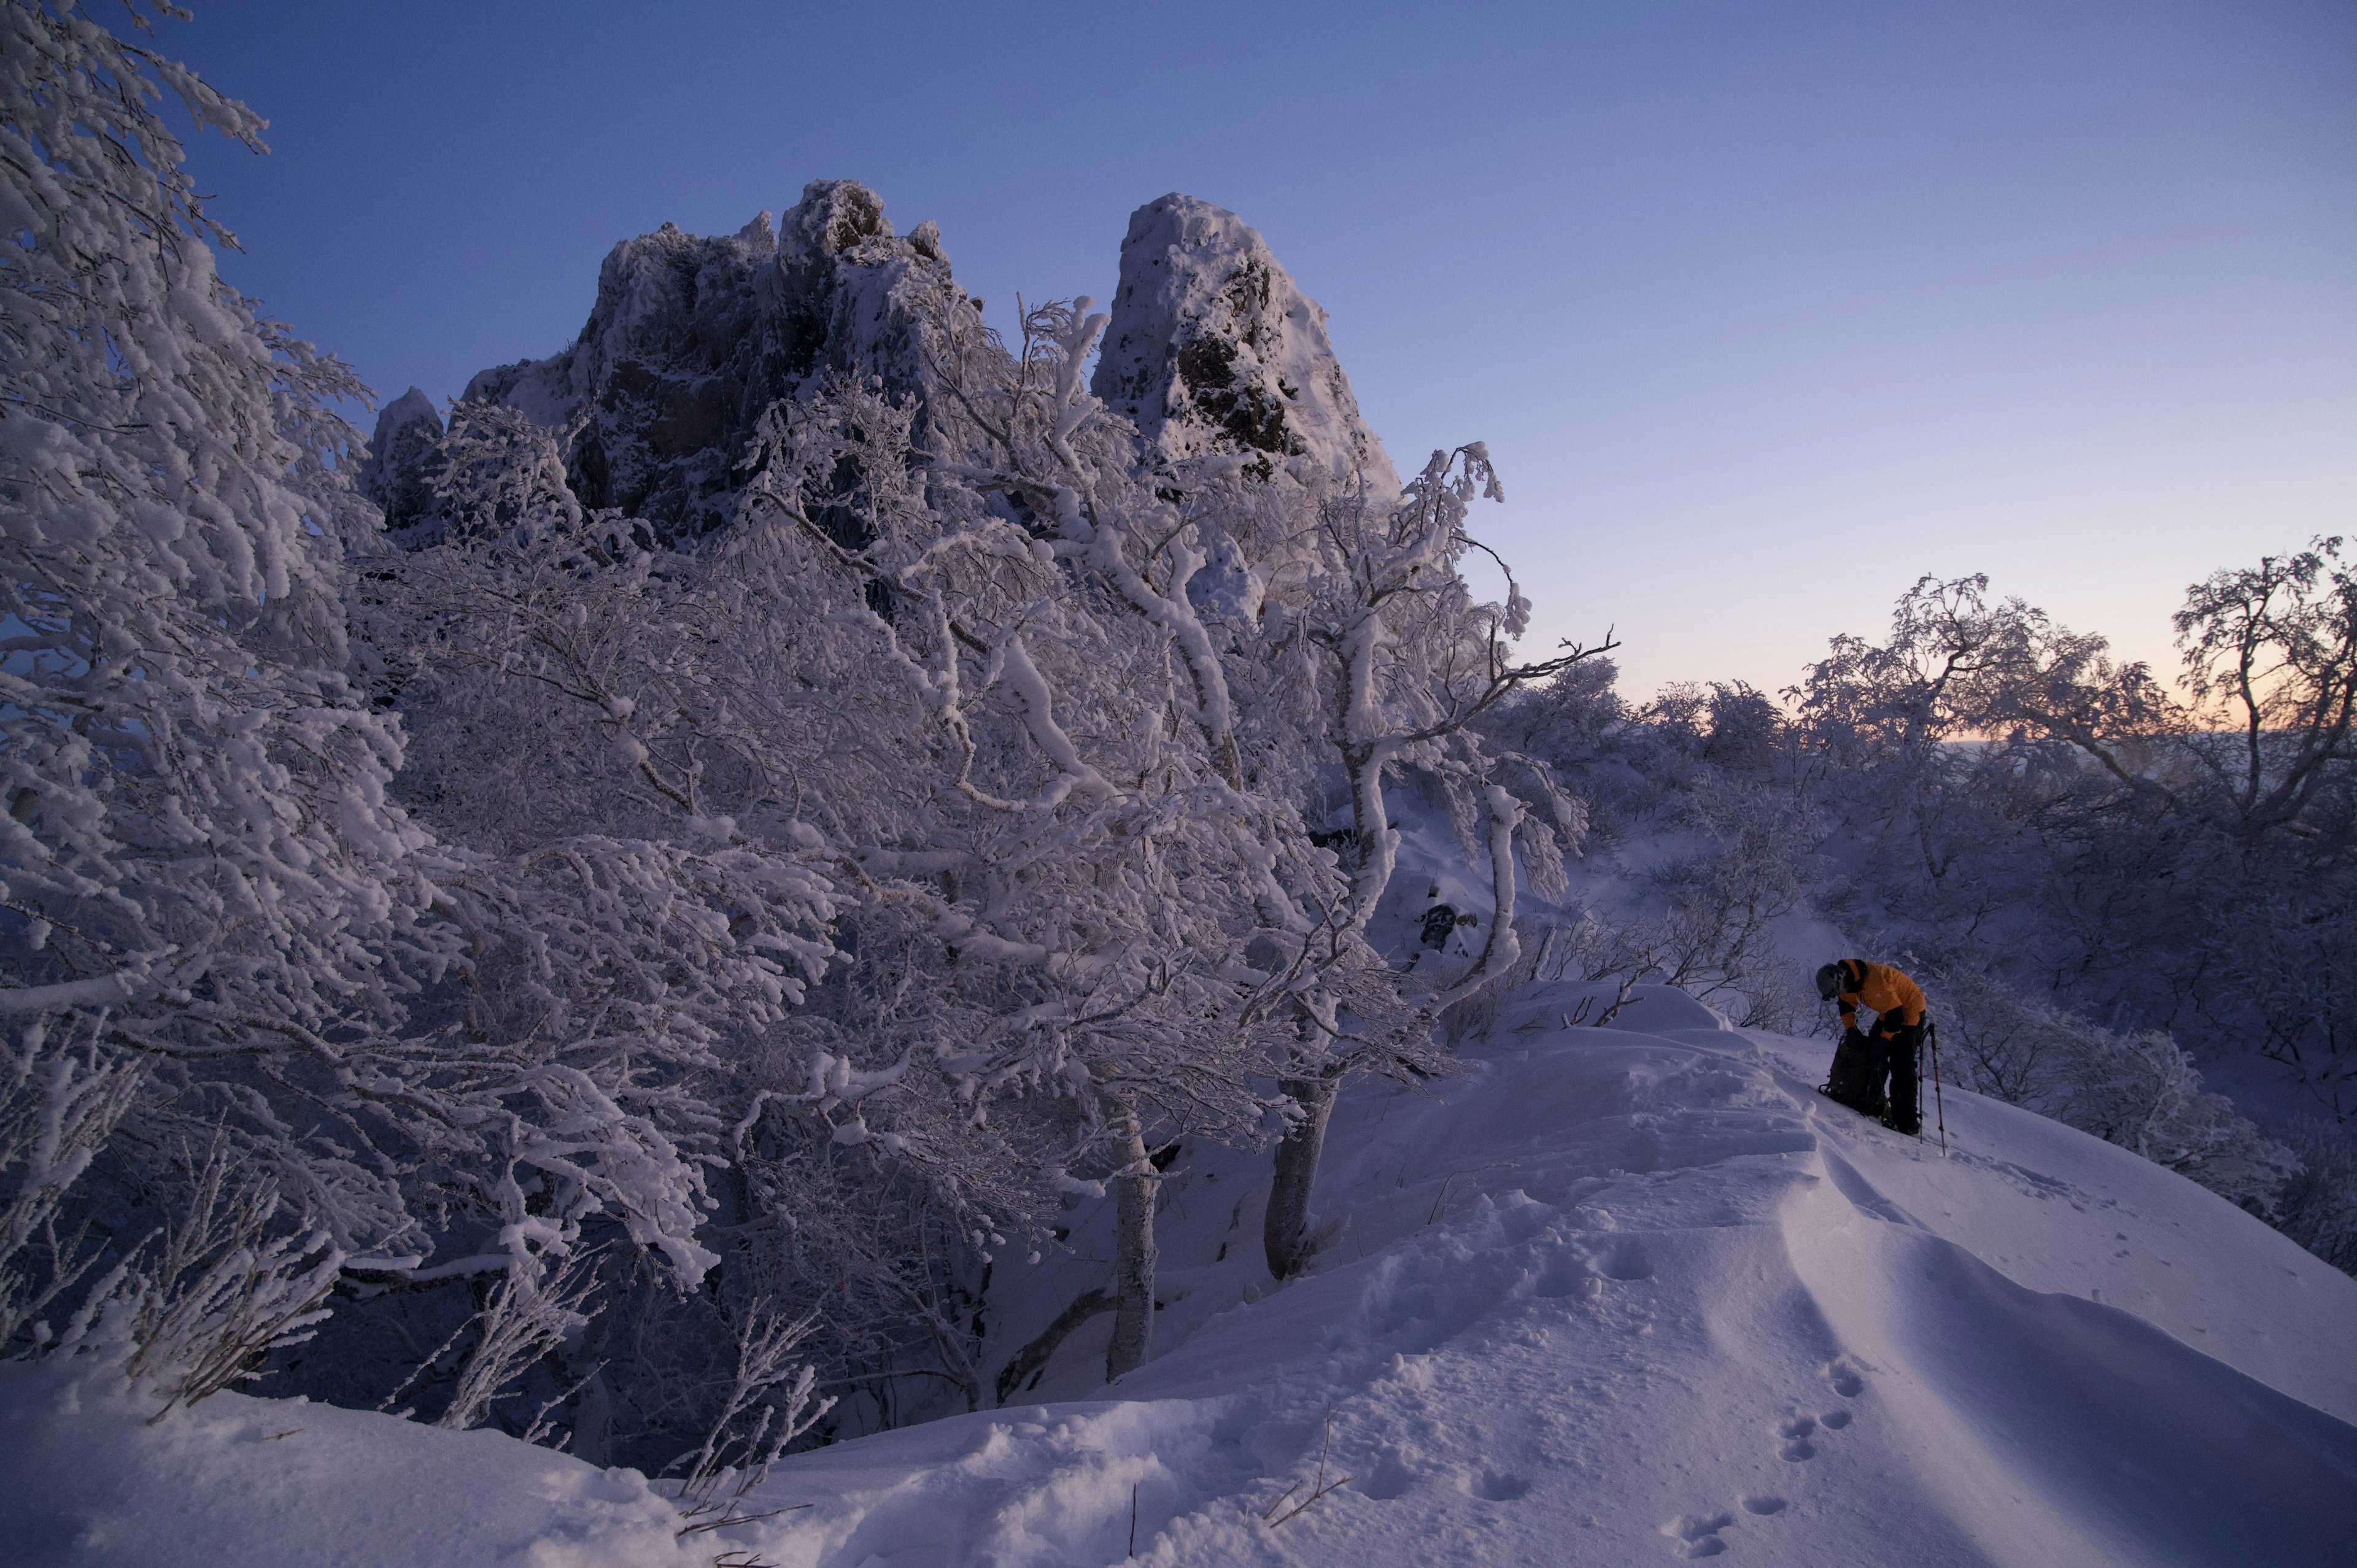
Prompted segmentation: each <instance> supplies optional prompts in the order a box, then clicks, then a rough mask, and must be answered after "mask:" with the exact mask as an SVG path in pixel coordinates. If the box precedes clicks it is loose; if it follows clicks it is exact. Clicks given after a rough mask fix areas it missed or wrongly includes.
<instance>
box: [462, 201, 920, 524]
mask: <svg viewBox="0 0 2357 1568" xmlns="http://www.w3.org/2000/svg"><path fill="white" fill-rule="evenodd" d="M942 298H946V299H948V300H950V301H952V302H954V303H959V304H963V302H964V300H965V296H964V295H963V293H962V292H961V291H959V290H958V289H957V286H956V285H955V284H954V283H953V282H952V280H951V278H950V270H949V257H948V254H947V252H944V251H943V250H942V246H941V236H940V231H938V230H936V229H935V228H934V227H933V225H932V224H931V223H923V224H920V225H919V226H918V228H917V231H916V232H914V233H913V234H911V235H909V237H907V238H905V239H903V238H899V237H898V236H896V235H895V234H894V233H893V231H892V225H891V224H890V223H889V222H888V220H886V219H885V217H884V202H883V199H881V198H880V197H878V196H877V194H876V193H875V192H874V191H872V190H870V189H868V188H866V186H864V185H860V184H857V183H856V182H854V181H851V180H813V182H812V183H811V184H810V185H808V186H806V187H805V188H803V190H802V200H801V202H800V203H799V204H798V205H797V206H795V207H794V209H792V210H791V211H790V212H788V213H787V214H786V215H785V219H784V220H783V221H782V222H780V223H779V224H777V225H776V226H775V227H774V228H773V227H772V225H771V223H770V215H769V214H768V213H766V212H765V213H763V214H761V215H760V216H759V218H757V219H755V220H753V221H752V222H750V223H748V224H747V225H746V226H745V227H744V228H743V229H742V230H740V231H738V232H737V233H736V234H734V235H728V236H716V237H711V238H705V237H701V236H697V235H694V234H686V233H683V232H681V231H680V230H679V229H677V228H676V227H674V226H673V225H672V224H669V223H666V224H664V225H663V226H662V228H661V229H659V230H657V231H655V232H654V233H652V234H643V235H640V237H639V238H637V239H635V240H625V241H623V242H621V243H620V244H619V245H617V246H615V247H614V249H613V251H612V252H610V253H609V254H608V256H607V258H606V262H605V265H604V266H603V267H602V268H601V269H600V271H599V273H598V277H597V304H596V306H594V307H592V309H591V311H590V313H589V319H588V322H587V324H586V325H585V326H584V327H583V328H582V329H581V336H580V337H579V338H577V339H576V341H575V342H574V344H573V346H572V347H571V348H569V349H565V351H564V352H563V353H561V354H557V355H554V356H553V357H552V358H549V359H546V360H520V361H518V362H517V363H515V364H512V365H505V366H501V367H500V368H499V369H496V370H490V371H483V372H482V373H481V374H479V375H478V376H477V377H475V379H474V380H473V381H469V382H468V384H467V391H466V394H465V397H466V400H468V401H472V400H475V399H487V400H490V401H493V402H499V403H508V404H510V405H511V406H512V407H515V408H517V409H519V410H521V411H522V412H523V413H525V414H527V415H528V416H530V417H531V418H532V419H533V421H535V422H536V423H538V424H543V425H544V426H546V427H548V428H549V429H552V430H558V431H571V432H573V434H572V436H571V441H570V445H569V447H568V451H567V467H568V469H569V472H570V477H571V481H572V484H573V487H574V489H575V491H576V494H578V495H579V497H580V498H581V501H582V503H583V504H584V505H585V506H587V507H590V508H593V509H595V508H602V507H616V508H619V509H621V510H625V511H627V512H630V514H631V515H633V516H636V517H640V518H643V519H645V520H646V521H649V522H651V523H652V524H654V525H655V527H656V529H657V530H658V531H659V533H660V535H661V537H662V539H663V540H664V541H665V542H675V541H678V540H682V539H688V538H694V537H695V536H696V535H699V534H702V533H705V532H709V531H710V530H712V529H714V528H717V527H720V526H722V525H723V524H725V523H726V522H727V521H728V520H729V519H730V518H731V517H733V516H734V515H735V512H736V504H737V490H738V488H739V480H740V476H739V475H738V474H737V471H736V464H737V458H738V457H739V456H742V455H743V453H744V451H745V449H746V446H747V445H748V442H749V441H750V440H751V437H752V434H753V427H754V425H755V424H756V422H757V421H758V420H759V418H760V415H761V412H762V411H763V410H764V409H766V408H768V407H769V406H770V403H773V402H775V401H777V400H779V399H781V398H791V397H792V396H794V395H795V393H796V392H798V391H799V390H800V389H801V387H802V385H803V383H804V382H806V381H808V380H810V379H811V378H812V377H813V376H816V375H820V374H823V373H824V372H825V371H829V370H834V371H844V372H847V373H851V374H856V375H864V376H873V377H876V378H877V379H878V380H880V381H882V382H883V383H884V385H885V386H886V387H887V388H888V389H891V390H893V391H898V392H913V393H919V394H921V393H922V392H923V390H924V385H925V382H926V379H927V378H926V373H925V368H924V353H923V335H924V319H925V312H926V310H927V308H928V306H929V302H931V301H935V300H938V299H942Z"/></svg>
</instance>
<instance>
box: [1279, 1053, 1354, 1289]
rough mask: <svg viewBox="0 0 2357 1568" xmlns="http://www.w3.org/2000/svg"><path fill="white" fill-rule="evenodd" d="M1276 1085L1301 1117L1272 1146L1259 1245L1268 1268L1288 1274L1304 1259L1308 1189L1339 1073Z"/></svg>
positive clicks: (1306, 1255) (1314, 1180)
mask: <svg viewBox="0 0 2357 1568" xmlns="http://www.w3.org/2000/svg"><path fill="white" fill-rule="evenodd" d="M1277 1087H1278V1088H1279V1089H1281V1090H1284V1091H1285V1092H1286V1094H1288V1095H1290V1096H1292V1098H1293V1101H1294V1103H1296V1104H1297V1105H1299V1106H1300V1107H1301V1110H1302V1117H1301V1120H1300V1121H1298V1122H1295V1123H1294V1124H1293V1130H1292V1131H1291V1132H1289V1133H1286V1135H1285V1136H1284V1137H1283V1138H1282V1139H1281V1140H1279V1141H1278V1143H1277V1145H1276V1174H1275V1179H1274V1180H1273V1181H1271V1183H1270V1184H1269V1189H1268V1212H1267V1214H1266V1215H1265V1217H1264V1218H1263V1219H1262V1221H1261V1230H1260V1236H1261V1248H1262V1250H1263V1251H1265V1252H1266V1253H1267V1255H1268V1272H1269V1273H1271V1274H1274V1275H1275V1277H1276V1278H1278V1279H1280V1280H1286V1279H1291V1278H1292V1277H1293V1276H1294V1275H1296V1274H1297V1273H1300V1272H1301V1271H1302V1269H1303V1268H1305V1267H1306V1266H1308V1262H1309V1246H1308V1242H1309V1189H1310V1188H1311V1187H1314V1186H1315V1185H1317V1181H1318V1155H1320V1154H1322V1153H1323V1152H1324V1151H1325V1148H1326V1122H1327V1120H1328V1119H1329V1117H1331V1116H1332V1115H1333V1114H1334V1097H1335V1094H1336V1092H1337V1091H1338V1090H1340V1088H1341V1087H1342V1079H1341V1075H1340V1074H1339V1073H1321V1074H1319V1075H1318V1077H1316V1078H1289V1079H1281V1080H1280V1081H1279V1082H1278V1084H1277Z"/></svg>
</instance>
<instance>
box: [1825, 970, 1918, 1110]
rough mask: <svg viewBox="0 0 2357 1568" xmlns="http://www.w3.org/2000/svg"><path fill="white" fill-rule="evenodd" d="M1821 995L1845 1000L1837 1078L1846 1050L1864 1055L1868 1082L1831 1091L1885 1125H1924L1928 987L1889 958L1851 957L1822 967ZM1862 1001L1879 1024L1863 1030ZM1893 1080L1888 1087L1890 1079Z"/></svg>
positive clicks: (1834, 1087) (1836, 1085)
mask: <svg viewBox="0 0 2357 1568" xmlns="http://www.w3.org/2000/svg"><path fill="white" fill-rule="evenodd" d="M1817 994H1818V995H1820V996H1822V997H1824V999H1825V1000H1826V1001H1828V1002H1833V1001H1836V1000H1837V1001H1838V1002H1839V1003H1840V1004H1841V1021H1842V1051H1841V1052H1836V1053H1835V1079H1836V1080H1839V1079H1842V1078H1843V1077H1844V1076H1845V1075H1844V1074H1843V1072H1842V1071H1841V1069H1842V1066H1843V1062H1842V1055H1843V1054H1844V1053H1846V1052H1851V1051H1856V1052H1858V1053H1861V1054H1862V1055H1863V1057H1864V1067H1865V1069H1866V1070H1865V1081H1864V1082H1863V1084H1859V1085H1857V1086H1856V1087H1855V1088H1852V1087H1851V1086H1849V1085H1845V1084H1842V1083H1840V1082H1839V1081H1836V1082H1835V1083H1833V1084H1831V1085H1828V1092H1830V1093H1831V1094H1832V1095H1833V1097H1834V1098H1835V1099H1836V1100H1840V1101H1845V1102H1846V1103H1848V1104H1851V1105H1853V1106H1855V1107H1856V1108H1857V1110H1860V1111H1863V1112H1867V1114H1868V1115H1875V1114H1880V1115H1881V1116H1882V1121H1883V1125H1885V1126H1887V1127H1890V1128H1894V1129H1896V1130H1897V1131H1899V1132H1901V1133H1920V1132H1921V1131H1922V1130H1923V1085H1922V1069H1921V1060H1922V1047H1923V991H1922V988H1921V986H1918V985H1917V984H1916V983H1914V982H1913V981H1911V980H1910V979H1908V978H1907V977H1906V976H1905V975H1904V974H1901V973H1900V972H1899V971H1897V970H1895V969H1893V968H1891V967H1890V966H1889V964H1887V963H1868V962H1867V961H1865V960H1864V959H1862V958H1846V959H1844V960H1842V961H1840V962H1839V963H1829V964H1827V965H1825V966H1824V968H1823V969H1821V970H1819V971H1817ZM1860 1006H1866V1007H1871V1008H1872V1009H1874V1013H1875V1019H1874V1027H1873V1028H1872V1029H1870V1030H1868V1031H1866V1032H1864V1033H1861V1032H1860V1031H1859V1029H1858V1026H1857V1010H1858V1008H1859V1007H1860ZM1886 1080H1887V1081H1888V1083H1889V1089H1888V1090H1887V1091H1886V1090H1885V1088H1884V1084H1885V1082H1886Z"/></svg>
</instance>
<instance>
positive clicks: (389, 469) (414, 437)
mask: <svg viewBox="0 0 2357 1568" xmlns="http://www.w3.org/2000/svg"><path fill="white" fill-rule="evenodd" d="M441 439H442V416H441V414H440V413H436V410H435V407H434V400H433V399H432V398H430V397H427V396H426V395H425V392H421V391H419V390H418V389H417V388H415V387H412V388H410V389H409V390H408V391H407V392H404V393H402V394H401V395H400V396H399V397H397V398H395V399H393V401H392V402H391V403H387V404H385V405H384V410H383V412H382V413H379V414H378V415H377V416H376V435H374V436H372V437H371V439H370V441H369V455H368V459H367V461H365V462H363V463H362V464H361V471H360V491H361V494H362V495H364V496H366V497H367V498H368V499H371V500H372V501H374V502H376V504H377V505H378V506H380V507H382V508H383V509H384V525H385V527H386V528H387V529H388V530H402V529H411V528H414V527H415V526H416V525H417V524H418V523H420V522H423V521H425V518H426V516H427V514H429V513H430V512H431V511H432V510H434V475H435V471H436V467H438V466H439V462H438V457H437V455H436V452H435V443H436V442H437V441H439V440H441Z"/></svg>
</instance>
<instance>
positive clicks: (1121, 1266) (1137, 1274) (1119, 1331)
mask: <svg viewBox="0 0 2357 1568" xmlns="http://www.w3.org/2000/svg"><path fill="white" fill-rule="evenodd" d="M1128 1124H1129V1125H1128V1132H1129V1144H1128V1147H1127V1148H1126V1149H1125V1151H1124V1153H1125V1155H1126V1156H1127V1164H1126V1165H1125V1167H1124V1169H1123V1172H1122V1174H1121V1175H1120V1176H1117V1177H1115V1178H1114V1249H1113V1295H1114V1308H1113V1344H1112V1346H1111V1348H1108V1349H1107V1350H1106V1351H1105V1380H1106V1381H1107V1382H1111V1381H1112V1380H1114V1379H1115V1378H1118V1377H1120V1376H1121V1375H1122V1374H1123V1373H1124V1372H1126V1371H1128V1370H1129V1369H1132V1368H1133V1367H1135V1366H1136V1365H1137V1364H1138V1363H1139V1362H1141V1361H1143V1360H1145V1359H1146V1344H1147V1342H1148V1341H1149V1340H1151V1339H1152V1338H1153V1337H1154V1199H1155V1196H1156V1194H1157V1191H1158V1189H1159V1188H1160V1187H1161V1186H1162V1178H1161V1176H1160V1174H1159V1173H1157V1171H1156V1170H1155V1168H1154V1164H1153V1162H1152V1161H1151V1160H1149V1159H1147V1158H1146V1139H1145V1136H1144V1134H1143V1133H1142V1131H1141V1130H1140V1128H1139V1127H1138V1124H1137V1112H1135V1111H1132V1112H1129V1114H1128Z"/></svg>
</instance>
